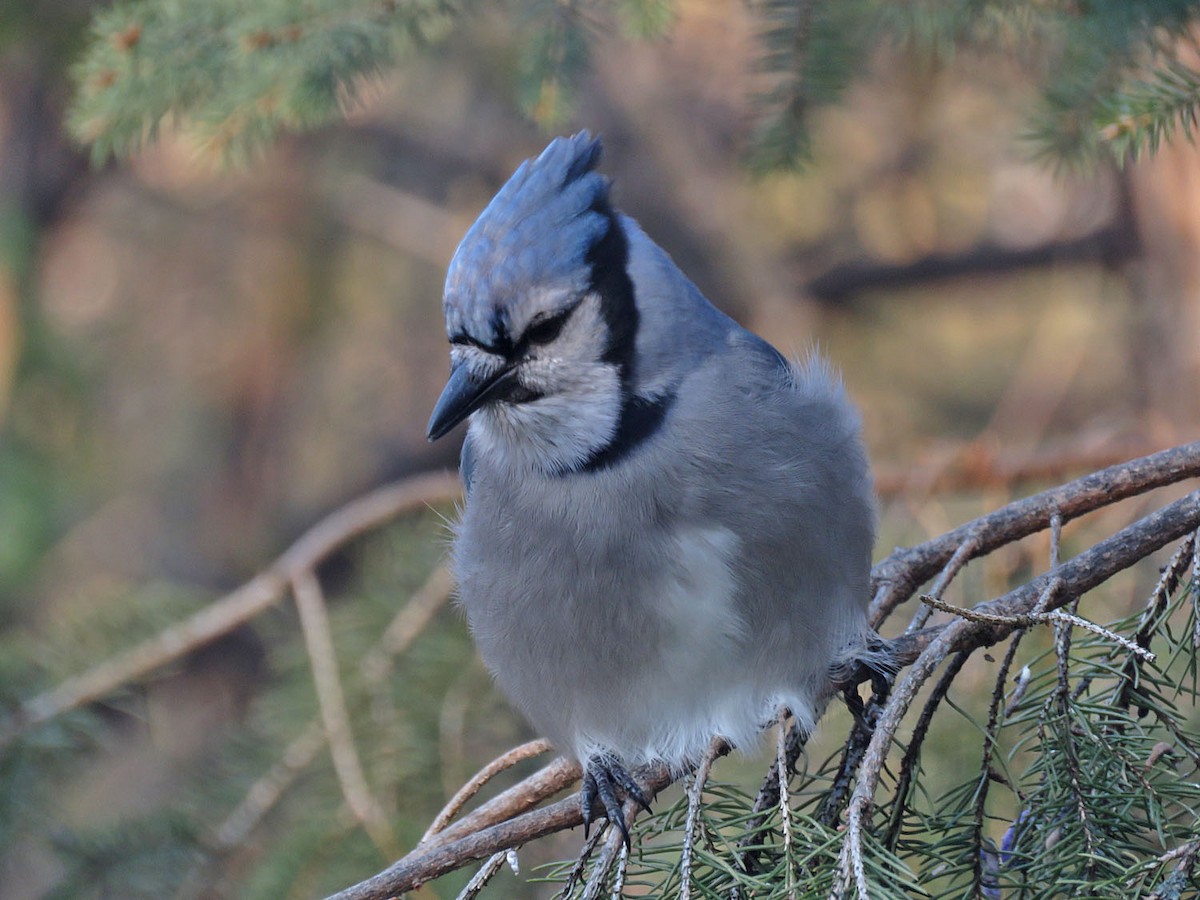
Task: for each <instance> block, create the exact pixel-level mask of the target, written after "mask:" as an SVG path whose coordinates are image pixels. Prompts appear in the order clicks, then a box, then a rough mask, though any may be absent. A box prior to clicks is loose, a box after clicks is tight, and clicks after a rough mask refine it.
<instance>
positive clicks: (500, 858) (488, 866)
mask: <svg viewBox="0 0 1200 900" xmlns="http://www.w3.org/2000/svg"><path fill="white" fill-rule="evenodd" d="M507 855H508V851H505V850H501V851H500V852H499V853H493V854H492V855H491V857H490V858H489V859H488V861H487V862H485V863H484V864H483V865H482V866H480V868H479V871H478V872H476V873H475V874H474V875H473V876H471V880H470V881H468V882H467V884H466V886H465V887H464V888H463V889H462V890H461V891H460V892H459V894H458V900H474V898H475V897H478V896H479V892H480V891H482V890H483V889H484V888H485V887H487V883H488V882H489V881H491V880H492V878H493V877H494V876H495V874H496V873H497V872H499V871H500V870H501V869H502V868H504V861H505V858H506V857H507Z"/></svg>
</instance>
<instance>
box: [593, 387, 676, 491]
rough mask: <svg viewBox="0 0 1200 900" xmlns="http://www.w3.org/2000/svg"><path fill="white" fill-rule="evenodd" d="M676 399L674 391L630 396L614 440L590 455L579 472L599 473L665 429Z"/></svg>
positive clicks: (622, 410)
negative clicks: (664, 424)
mask: <svg viewBox="0 0 1200 900" xmlns="http://www.w3.org/2000/svg"><path fill="white" fill-rule="evenodd" d="M674 402H675V395H674V394H673V393H672V394H665V395H664V396H662V397H656V398H654V399H652V400H647V399H645V398H644V397H636V396H628V397H627V399H626V400H625V403H624V405H623V406H622V407H621V418H620V421H618V422H617V430H616V433H615V434H614V435H613V437H612V440H611V441H609V442H608V445H607V446H605V447H602V448H601V449H599V450H597V451H596V452H595V453H593V454H592V455H591V456H590V457H588V459H587V461H586V462H584V464H583V465H582V466H581V467H580V469H579V471H582V472H598V471H600V470H601V469H606V468H608V467H609V466H611V465H615V464H616V463H618V462H620V461H621V460H623V459H625V458H626V457H627V456H629V454H631V453H632V452H633V451H635V450H636V449H637V448H638V447H640V446H641V445H642V444H644V443H645V442H646V441H648V440H649V439H650V438H652V437H653V436H654V435H655V434H656V433H657V432H658V430H659V429H660V428H662V425H663V422H664V421H665V420H666V418H667V413H668V412H669V411H670V409H671V405H672V404H673V403H674Z"/></svg>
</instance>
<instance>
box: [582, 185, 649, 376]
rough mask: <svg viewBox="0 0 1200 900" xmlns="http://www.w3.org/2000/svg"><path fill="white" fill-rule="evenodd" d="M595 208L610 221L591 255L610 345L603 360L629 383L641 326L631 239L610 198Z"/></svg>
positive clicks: (595, 288)
mask: <svg viewBox="0 0 1200 900" xmlns="http://www.w3.org/2000/svg"><path fill="white" fill-rule="evenodd" d="M592 208H593V211H594V212H598V213H600V214H601V215H603V216H605V217H606V218H607V219H608V222H609V225H608V231H606V232H605V233H604V237H602V238H601V239H600V240H598V241H597V242H596V243H595V244H593V245H592V248H591V249H590V250H589V251H588V254H587V264H588V266H589V267H590V268H591V273H592V275H591V285H590V288H591V289H592V290H593V291H595V292H596V293H597V294H598V295H599V297H600V315H601V316H602V317H603V318H604V322H605V325H606V326H607V328H608V345H607V346H606V347H605V350H604V354H603V356H602V357H601V359H602V360H603V361H604V362H607V363H612V364H613V365H615V366H616V367H617V370H618V371H619V372H620V373H621V382H622V384H623V385H628V384H629V383H630V382H631V381H632V379H633V362H634V353H633V349H634V339H635V338H636V336H637V329H638V311H637V304H636V303H635V302H634V294H633V282H632V281H631V280H630V278H629V273H628V271H626V265H627V263H628V262H629V242H628V241H627V240H626V238H625V232H624V231H623V230H622V229H621V223H620V222H619V221H618V220H617V217H616V214H615V213H614V212H613V210H612V207H611V206H609V205H608V199H607V198H604V197H601V198H600V199H598V200H597V202H596V204H595V205H594V206H593V207H592Z"/></svg>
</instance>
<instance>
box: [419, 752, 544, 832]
mask: <svg viewBox="0 0 1200 900" xmlns="http://www.w3.org/2000/svg"><path fill="white" fill-rule="evenodd" d="M550 749H551V748H550V742H549V741H548V740H546V739H545V738H538V739H537V740H536V741H529V742H528V743H526V744H522V745H521V746H519V747H514V748H513V749H512V750H509V751H508V752H507V753H505V754H503V755H502V756H499V757H497V758H496V759H493V760H492V761H491V762H490V763H488V764H487V765H486V766H484V767H483V768H482V769H480V770H479V771H478V772H476V773H475V774H474V775H473V776H472V777H471V780H470V781H468V782H467V783H466V784H464V785H463V786H462V787H461V788H459V790H458V793H456V794H455V795H454V796H453V797H451V798H450V802H449V803H447V804H446V806H445V808H444V809H443V810H442V811H441V812H440V813H438V814H437V817H436V818H435V819H434V820H433V824H431V825H430V826H429V829H428V830H427V831H426V832H425V836H424V837H422V838H421V843H422V844H423V843H425V842H426V841H428V840H429V839H430V838H431V837H433V836H434V835H435V834H437V833H438V832H439V831H441V830H442V829H444V828H445V827H446V826H447V825H449V824H450V822H451V821H453V820H454V817H455V816H456V815H458V812H459V810H461V809H462V808H463V806H465V805H466V804H467V802H468V801H469V800H470V799H471V798H472V797H474V796H475V795H476V794H478V793H479V791H480V789H481V788H483V786H484V785H485V784H487V783H488V782H489V781H491V780H492V779H493V778H495V777H496V776H497V775H499V774H500V773H501V772H505V771H507V770H508V769H511V768H512V767H513V766H515V765H516V764H517V763H520V762H524V761H525V760H527V759H533V758H534V757H536V756H541V755H542V754H543V753H549V752H550Z"/></svg>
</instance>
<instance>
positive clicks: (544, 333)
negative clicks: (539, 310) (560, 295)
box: [525, 309, 573, 344]
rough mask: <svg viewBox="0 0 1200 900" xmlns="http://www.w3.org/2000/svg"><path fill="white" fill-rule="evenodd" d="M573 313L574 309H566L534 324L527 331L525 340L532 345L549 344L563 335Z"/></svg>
mask: <svg viewBox="0 0 1200 900" xmlns="http://www.w3.org/2000/svg"><path fill="white" fill-rule="evenodd" d="M572 311H573V309H564V310H563V311H562V312H559V313H555V314H554V315H552V316H550V317H549V318H548V319H542V320H541V321H539V322H534V323H533V324H532V325H530V326H529V327H528V328H526V329H525V340H526V341H528V342H529V343H531V344H549V343H550V342H551V341H552V340H554V339H555V338H556V337H558V336H559V334H561V333H562V330H563V326H564V325H566V324H567V319H569V318H570V317H571V313H572Z"/></svg>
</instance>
